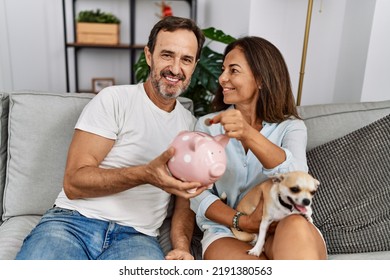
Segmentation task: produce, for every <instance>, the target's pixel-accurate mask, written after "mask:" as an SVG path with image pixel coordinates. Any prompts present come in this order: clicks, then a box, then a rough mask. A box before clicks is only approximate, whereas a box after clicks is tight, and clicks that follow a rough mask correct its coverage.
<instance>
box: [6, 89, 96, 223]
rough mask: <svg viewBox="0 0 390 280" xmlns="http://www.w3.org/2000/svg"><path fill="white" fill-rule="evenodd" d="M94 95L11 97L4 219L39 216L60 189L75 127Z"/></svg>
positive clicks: (30, 94) (13, 95)
mask: <svg viewBox="0 0 390 280" xmlns="http://www.w3.org/2000/svg"><path fill="white" fill-rule="evenodd" d="M93 96H94V95H93V94H70V93H69V94H66V95H64V94H52V93H38V92H19V93H11V94H9V115H8V141H7V161H6V164H7V167H6V177H5V185H4V196H3V211H4V212H3V218H4V219H7V218H8V217H12V216H18V215H40V214H43V213H44V212H45V211H46V210H47V209H48V208H49V207H50V206H51V205H52V204H53V201H54V200H55V198H56V197H57V195H58V193H59V191H60V190H61V188H62V180H63V175H64V169H65V162H66V155H67V151H68V146H69V144H70V141H71V138H72V135H73V130H74V125H75V124H76V121H77V119H78V116H79V114H80V113H81V111H82V109H83V108H84V106H85V105H86V104H87V103H88V102H89V101H90V100H91V98H92V97H93Z"/></svg>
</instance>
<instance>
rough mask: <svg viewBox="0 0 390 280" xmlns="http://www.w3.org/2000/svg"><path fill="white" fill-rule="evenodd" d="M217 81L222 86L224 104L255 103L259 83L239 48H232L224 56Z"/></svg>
mask: <svg viewBox="0 0 390 280" xmlns="http://www.w3.org/2000/svg"><path fill="white" fill-rule="evenodd" d="M219 83H220V85H221V86H222V88H223V96H224V99H223V101H224V103H225V104H235V105H237V104H253V105H254V106H255V105H256V102H257V100H258V98H259V85H258V83H257V82H256V80H255V77H254V76H253V73H252V71H251V68H250V66H249V64H248V62H247V60H246V58H245V55H244V53H243V52H242V50H241V49H240V48H234V49H233V50H231V51H230V52H229V53H228V54H227V55H226V56H225V60H224V62H223V66H222V74H221V75H220V76H219Z"/></svg>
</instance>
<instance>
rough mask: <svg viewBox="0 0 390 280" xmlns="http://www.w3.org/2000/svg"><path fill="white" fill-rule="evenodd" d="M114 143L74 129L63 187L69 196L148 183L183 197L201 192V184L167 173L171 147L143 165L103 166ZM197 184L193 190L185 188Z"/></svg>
mask: <svg viewBox="0 0 390 280" xmlns="http://www.w3.org/2000/svg"><path fill="white" fill-rule="evenodd" d="M113 145H114V140H112V139H108V138H105V137H102V136H99V135H96V134H93V133H89V132H85V131H81V130H75V133H74V136H73V139H72V143H71V144H70V147H69V151H68V159H67V164H66V169H65V176H64V191H65V193H66V195H67V196H68V198H69V199H77V198H86V197H100V196H105V195H110V194H114V193H118V192H122V191H124V190H127V189H130V188H133V187H136V186H139V185H141V184H146V183H148V184H151V185H154V186H156V187H159V188H161V189H163V190H164V191H166V192H168V193H172V194H175V195H178V196H182V197H185V198H190V197H193V196H195V195H198V194H199V193H201V192H202V191H203V190H204V188H198V187H200V184H199V183H196V182H181V181H179V180H176V179H175V178H173V177H172V176H170V174H169V173H168V170H167V167H166V163H167V162H168V160H169V159H170V158H171V157H172V156H173V155H174V149H169V150H167V151H165V152H163V153H162V154H161V155H160V156H158V157H157V158H155V159H154V160H152V161H151V162H149V163H148V164H145V165H140V166H134V167H126V168H116V169H104V168H99V165H100V163H101V162H102V161H103V159H104V158H105V157H106V156H107V154H108V153H109V151H110V150H111V149H112V147H113ZM192 188H198V191H197V192H195V193H194V194H190V193H188V192H187V190H190V189H192Z"/></svg>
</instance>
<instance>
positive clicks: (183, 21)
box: [147, 16, 205, 60]
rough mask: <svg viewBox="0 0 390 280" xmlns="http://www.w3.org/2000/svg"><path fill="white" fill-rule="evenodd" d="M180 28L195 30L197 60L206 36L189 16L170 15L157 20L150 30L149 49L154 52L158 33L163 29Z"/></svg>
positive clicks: (172, 29) (174, 29)
mask: <svg viewBox="0 0 390 280" xmlns="http://www.w3.org/2000/svg"><path fill="white" fill-rule="evenodd" d="M180 29H186V30H189V31H192V32H194V34H195V36H196V39H197V40H198V51H197V53H196V60H198V59H199V58H200V53H201V51H202V47H203V44H204V41H205V36H204V34H203V31H202V30H201V29H200V28H199V27H198V26H197V25H196V23H195V22H194V21H193V20H192V19H188V18H182V17H175V16H168V17H164V18H163V19H161V20H160V21H159V22H157V23H156V24H155V25H154V26H153V28H152V30H151V31H150V35H149V40H148V44H147V46H148V48H149V51H150V52H151V53H153V51H154V47H155V45H156V39H157V34H158V33H159V32H160V31H161V30H163V31H169V32H173V31H176V30H180Z"/></svg>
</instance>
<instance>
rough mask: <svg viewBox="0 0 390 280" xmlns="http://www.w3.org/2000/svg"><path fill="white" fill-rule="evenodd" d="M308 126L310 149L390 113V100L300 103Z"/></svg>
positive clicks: (301, 111) (300, 108)
mask: <svg viewBox="0 0 390 280" xmlns="http://www.w3.org/2000/svg"><path fill="white" fill-rule="evenodd" d="M298 112H299V114H300V116H301V117H302V118H303V119H304V121H305V124H306V127H307V137H308V142H307V151H309V150H311V149H312V148H314V147H317V146H319V145H321V144H324V143H326V142H329V141H330V140H334V139H337V138H340V137H342V136H344V135H346V134H348V133H350V132H352V131H354V130H356V129H359V128H361V127H363V126H365V125H368V124H370V123H372V122H374V121H376V120H378V119H380V118H382V117H384V116H386V115H388V114H390V100H388V101H378V102H360V103H344V104H342V103H341V104H325V105H309V106H300V107H298Z"/></svg>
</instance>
